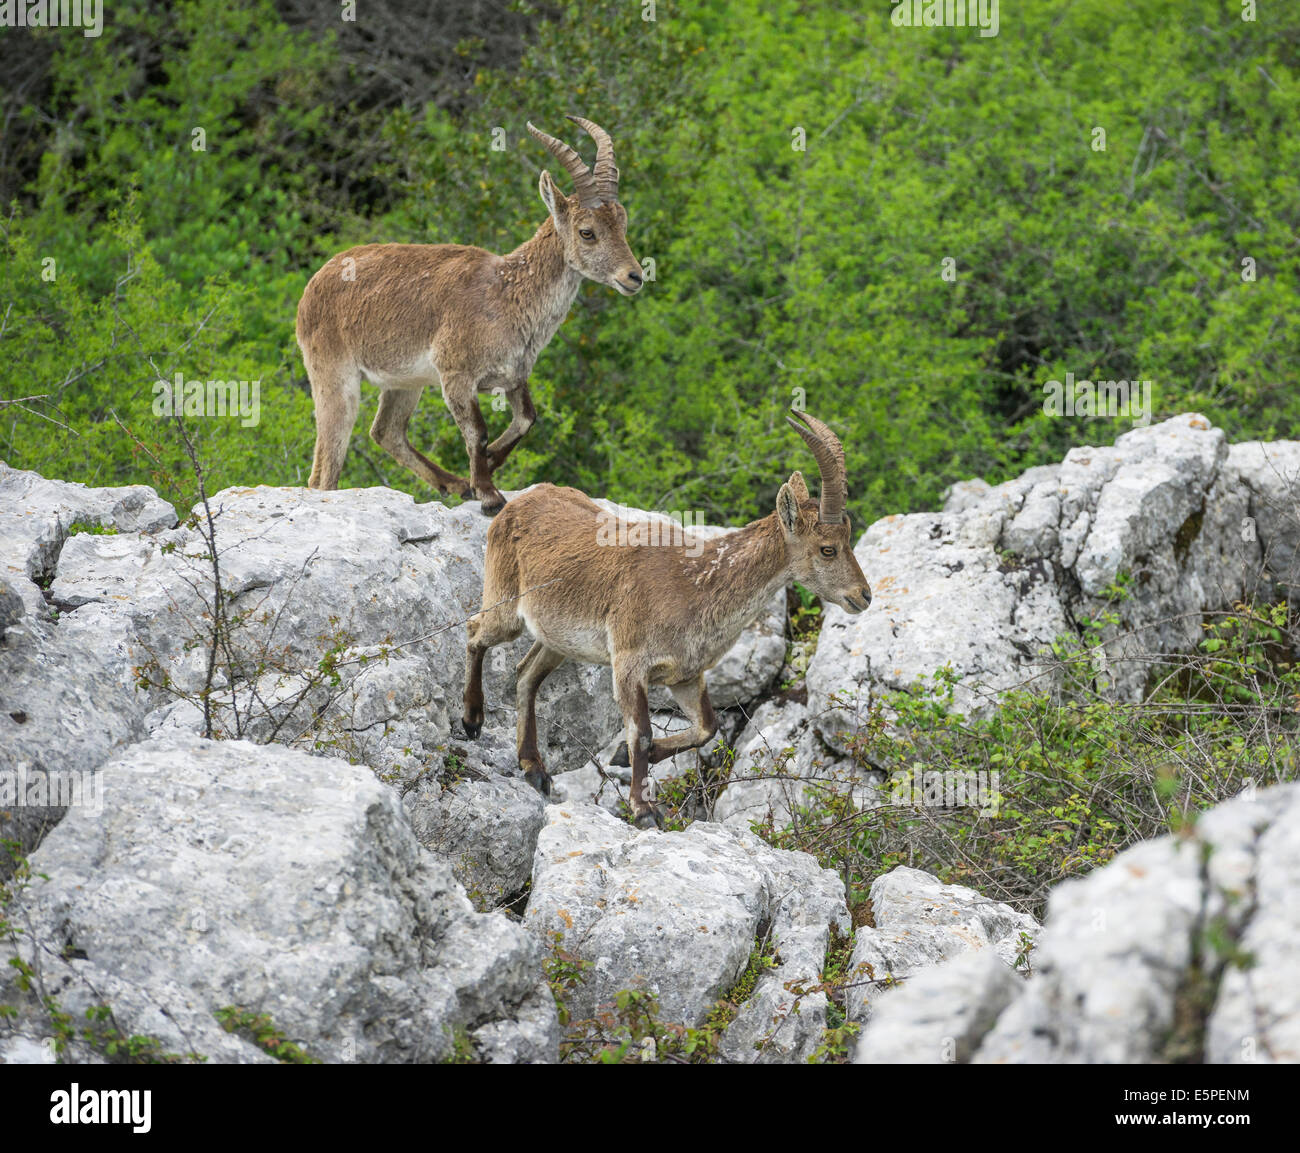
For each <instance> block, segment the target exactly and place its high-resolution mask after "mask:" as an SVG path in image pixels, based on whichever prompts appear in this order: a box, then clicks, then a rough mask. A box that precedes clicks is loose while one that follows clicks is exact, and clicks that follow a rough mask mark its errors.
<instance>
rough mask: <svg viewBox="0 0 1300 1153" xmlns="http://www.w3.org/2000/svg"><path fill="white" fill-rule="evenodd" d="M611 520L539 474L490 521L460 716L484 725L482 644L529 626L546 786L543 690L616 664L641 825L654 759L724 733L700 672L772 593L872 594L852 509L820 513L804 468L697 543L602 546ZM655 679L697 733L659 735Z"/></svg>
mask: <svg viewBox="0 0 1300 1153" xmlns="http://www.w3.org/2000/svg"><path fill="white" fill-rule="evenodd" d="M612 516H613V514H610V513H606V512H605V511H604V510H603V509H601V508H600V506H598V505H597V504H595V503H594V502H593V501H591V500H590V499H588V497H587V496H585V495H584V494H583V493H581V492H579V491H578V490H577V489H573V488H558V487H556V486H554V485H550V484H543V485H538V486H537V487H536V488H533V489H530V490H529V491H528V492H526V493H523V494H522V495H520V496H518V497H516V498H515V499H514V500H512V501H511V502H510V503H509V504H507V505H506V507H505V509H504V510H503V511H502V513H501V514H500V515H499V516H498V517H497V518H496V520H495V521H494V522H493V524H492V527H491V528H490V529H489V530H488V539H487V555H486V558H485V568H484V579H483V609H482V611H480V612H479V613H478V614H477V615H476V616H475V617H473V618H472V619H471V620H470V622H469V627H468V634H469V647H468V662H467V669H466V681H465V713H464V725H465V730H466V733H467V734H468V735H470V736H471V737H473V736H477V735H478V733H479V731H480V729H481V727H482V724H483V684H482V668H483V657H484V654H485V653H486V652H487V650H488V649H490V648H492V647H493V646H495V645H499V644H503V643H505V642H507V641H511V640H514V639H515V638H516V637H517V636H519V634H520V633H521V632H523V631H524V630H525V629H527V630H528V632H529V633H530V634H531V635H532V636H533V638H534V640H535V644H534V645H533V648H532V649H531V650H530V651H529V654H528V656H527V657H525V658H524V660H523V661H522V662H520V666H519V668H520V670H521V675H520V676H519V678H518V683H517V704H518V710H519V718H520V720H519V725H520V728H519V760H520V765H521V767H523V768H524V770H525V773H526V775H527V777H528V779H529V780H530V781H532V783H533V784H534V785H536V786H537V787H538V788H539V789H540V790H541V791H542V792H543V793H548V792H549V783H550V778H549V776H548V775H547V773H546V768H545V766H544V765H543V764H542V761H541V756H540V754H539V753H538V751H537V743H536V736H537V734H536V720H535V715H534V709H535V701H536V695H537V689H538V687H539V686H540V684H541V682H542V680H543V679H545V677H546V676H547V675H548V674H549V673H550V672H552V671H553V670H554V669H556V668H558V667H559V666H560V665H561V664H562V663H563V662H564V661H565V660H566V659H571V660H578V661H584V662H587V663H591V664H605V665H610V666H611V667H612V668H613V673H614V695H615V699H616V700H617V701H618V704H619V707H620V709H621V710H622V713H623V717H624V722H625V728H626V743H627V753H628V756H629V759H630V764H631V766H632V811H633V817H634V819H635V820H636V821H637V822H638V823H639V824H643V825H644V824H646V823H647V822H648V821H649V820H657V819H658V815H657V811H656V810H655V809H654V806H653V805H652V803H651V798H650V796H649V794H648V792H647V781H648V773H647V765H649V764H654V763H656V762H657V761H660V760H663V759H664V758H665V757H668V756H672V755H673V754H674V753H676V752H680V751H681V750H683V749H689V748H696V747H698V746H700V745H702V744H704V743H705V742H707V741H708V740H709V739H710V738H711V737H712V736H713V734H714V732H716V731H717V721H716V719H715V718H714V715H713V709H712V706H711V704H710V702H709V697H708V693H707V692H706V690H705V687H704V673H705V671H706V670H708V669H710V668H712V667H713V665H714V664H716V663H717V662H718V661H719V660H720V659H721V658H722V656H723V655H724V654H725V653H726V651H727V650H728V649H729V648H731V646H732V645H733V644H734V643H735V642H736V639H737V638H738V637H739V636H740V633H741V632H742V631H743V630H744V628H745V627H746V626H747V625H748V624H749V623H750V622H751V621H753V620H754V618H755V617H757V616H758V614H759V613H760V612H761V611H762V610H763V608H764V606H765V605H767V604H768V603H769V602H770V601H771V599H772V596H773V595H774V594H775V592H776V591H777V589H779V588H783V587H784V586H785V585H787V584H788V583H789V582H790V581H791V580H792V579H793V580H798V581H799V582H800V583H801V584H802V585H804V586H805V587H806V588H808V589H810V590H811V591H812V592H814V593H816V594H817V595H819V596H821V597H822V598H823V599H825V600H829V601H832V602H834V603H836V604H839V605H840V606H841V607H843V608H845V609H846V610H847V611H849V612H861V611H863V610H864V609H865V608H866V607H867V605H869V604H870V602H871V590H870V588H869V587H868V585H867V581H866V578H865V577H864V576H863V575H862V569H861V568H860V567H859V566H858V562H857V559H856V558H855V557H854V555H853V549H852V529H851V525H850V522H849V520H848V517H847V516H845V517H844V518H843V520H842V521H841V522H840V523H839V524H825V523H823V522H822V521H821V520H820V518H819V515H818V504H817V502H816V501H814V500H812V499H810V497H809V495H808V489H807V486H806V485H805V484H804V481H803V477H802V476H801V475H800V474H799V473H797V472H796V473H794V474H793V475H792V476H791V477H790V480H789V482H788V483H786V484H784V485H782V487H781V492H780V494H779V495H778V497H777V511H775V512H773V513H772V514H771V515H770V516H767V517H764V518H763V519H762V520H757V521H754V522H753V523H751V524H748V525H746V526H745V527H744V528H742V529H738V530H737V531H736V532H734V533H728V534H725V535H720V536H718V537H715V538H714V539H712V540H708V541H704V542H702V543H701V542H698V541H695V542H692V541H690V540H689V539H688V540H686V541H684V542H683V543H681V544H678V545H662V544H661V545H653V546H652V545H641V546H637V545H616V544H602V543H600V540H601V530H602V526H607V525H608V523H609V521H608V520H607V519H603V518H611V517H612ZM606 539H608V538H606ZM823 548H831V549H833V550H834V556H833V557H826V556H824V555H823V554H822V552H821V550H822V549H823ZM692 553H696V554H697V555H690V554H692ZM650 685H667V686H668V688H669V691H670V692H671V693H672V694H673V697H674V699H675V700H676V701H677V703H678V704H679V705H680V706H681V708H682V710H683V711H684V712H685V713H686V715H687V716H688V717H689V718H690V719H691V721H692V728H691V729H690V730H688V731H687V732H684V733H679V734H676V735H674V736H672V737H668V738H663V739H659V740H653V739H652V734H651V732H650V721H649V712H648V706H647V705H646V703H645V702H646V700H647V697H646V693H647V692H648V688H649V686H650Z"/></svg>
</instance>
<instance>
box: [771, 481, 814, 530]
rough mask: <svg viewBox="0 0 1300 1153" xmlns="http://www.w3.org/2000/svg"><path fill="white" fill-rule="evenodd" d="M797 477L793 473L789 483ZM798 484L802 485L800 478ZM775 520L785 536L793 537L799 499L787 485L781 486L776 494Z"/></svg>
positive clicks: (797, 516)
mask: <svg viewBox="0 0 1300 1153" xmlns="http://www.w3.org/2000/svg"><path fill="white" fill-rule="evenodd" d="M798 476H799V474H798V473H795V474H794V476H793V477H791V478H790V479H791V481H793V480H794V479H795V477H798ZM799 483H800V484H802V483H803V479H802V478H800V481H799ZM807 494H808V490H807V489H805V490H804V495H805V496H807ZM776 519H777V520H779V521H780V522H781V527H782V528H783V529H785V535H786V536H794V534H795V529H796V528H797V526H798V524H799V497H798V496H797V495H796V494H795V491H794V489H793V488H792V487H791V485H789V484H783V485H782V486H781V491H780V492H778V493H777V494H776Z"/></svg>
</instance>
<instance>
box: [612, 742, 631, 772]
mask: <svg viewBox="0 0 1300 1153" xmlns="http://www.w3.org/2000/svg"><path fill="white" fill-rule="evenodd" d="M609 763H610V765H611V766H612V767H616V768H620V769H630V768H631V767H632V762H631V761H630V760H628V757H627V741H624V742H623V743H622V744H620V745H619V746H618V748H617V749H615V750H614V755H613V756H612V757H610V758H609Z"/></svg>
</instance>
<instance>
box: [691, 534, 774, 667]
mask: <svg viewBox="0 0 1300 1153" xmlns="http://www.w3.org/2000/svg"><path fill="white" fill-rule="evenodd" d="M689 563H690V564H691V566H692V570H693V571H692V579H693V581H694V583H695V586H696V587H697V588H698V589H699V590H700V591H701V592H704V593H708V596H707V598H706V603H707V604H708V606H709V608H708V610H707V616H708V620H707V621H702V622H701V624H702V625H703V626H704V627H708V628H711V629H713V630H716V631H717V632H718V633H719V634H720V638H719V639H720V640H725V645H724V646H723V647H724V651H725V649H726V648H730V647H731V645H732V644H733V643H734V642H735V639H736V637H738V636H739V635H740V634H741V632H742V631H743V630H744V629H745V627H746V626H747V625H748V624H749V623H750V622H751V621H753V619H754V618H755V617H756V616H758V614H759V613H761V612H762V611H763V609H764V608H765V607H766V606H767V604H768V602H769V601H770V600H771V599H772V597H773V596H774V595H775V594H776V591H777V589H780V588H784V587H785V586H786V584H787V583H789V579H790V563H789V559H788V557H787V554H786V546H785V534H784V533H782V531H781V526H780V525H779V524H778V522H777V519H776V514H775V513H773V514H772V515H771V516H767V517H764V518H763V519H762V520H756V521H754V522H752V523H751V524H747V525H746V526H745V527H744V528H740V529H737V530H736V531H735V532H729V533H722V534H719V535H718V536H716V537H714V538H712V539H711V540H708V541H705V542H704V543H703V547H702V550H701V552H700V555H699V556H697V557H693V558H691V559H690V561H689Z"/></svg>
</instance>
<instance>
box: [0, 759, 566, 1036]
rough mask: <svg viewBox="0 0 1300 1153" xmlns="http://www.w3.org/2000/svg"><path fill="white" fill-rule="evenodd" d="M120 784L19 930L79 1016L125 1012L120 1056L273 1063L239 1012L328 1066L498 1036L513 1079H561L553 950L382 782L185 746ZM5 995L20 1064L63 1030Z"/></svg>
mask: <svg viewBox="0 0 1300 1153" xmlns="http://www.w3.org/2000/svg"><path fill="white" fill-rule="evenodd" d="M104 776H105V778H106V779H107V781H108V788H107V791H106V798H101V800H102V801H103V803H102V804H100V805H98V806H90V805H83V806H78V807H73V808H71V809H70V810H69V812H68V814H67V816H65V817H64V819H63V821H62V822H61V823H60V824H59V826H58V827H57V828H56V829H54V830H53V831H52V832H51V833H50V835H49V836H48V837H46V839H45V841H44V842H43V844H42V845H41V846H40V848H39V849H37V850H36V852H35V853H33V854H32V858H31V866H32V872H33V874H34V875H33V878H32V879H31V881H30V882H29V883H28V884H27V885H26V887H25V888H24V889H23V891H22V892H21V893H20V894H19V896H18V899H17V900H16V902H15V903H14V905H13V906H12V907H11V908H10V909H9V910H7V915H8V916H9V917H10V919H11V920H12V921H13V922H14V923H15V924H17V925H19V926H21V928H22V929H23V932H22V934H21V936H20V937H19V938H18V941H17V952H18V954H19V955H20V956H21V957H22V959H23V960H24V961H25V962H26V963H27V964H28V965H30V966H31V967H32V969H33V970H34V971H35V972H36V973H37V974H38V980H37V983H36V984H37V989H38V990H39V992H40V995H41V996H48V997H51V998H53V1001H54V1003H57V1005H58V1007H59V1008H60V1009H61V1010H62V1011H64V1012H69V1013H72V1014H73V1015H74V1017H75V1018H77V1019H79V1020H84V1019H85V1014H86V1010H88V1009H91V1008H93V1007H94V1006H96V1005H99V1004H108V1005H110V1006H111V1007H112V1011H113V1014H114V1026H115V1028H117V1029H118V1030H120V1031H121V1032H122V1033H123V1034H124V1035H135V1034H139V1035H147V1036H150V1037H152V1038H154V1039H156V1041H157V1042H158V1043H159V1044H160V1045H161V1046H162V1047H163V1048H164V1049H166V1050H167V1051H170V1052H173V1053H177V1054H181V1055H186V1054H191V1053H199V1054H202V1055H204V1056H206V1057H208V1058H209V1059H212V1060H223V1061H240V1062H243V1061H250V1060H252V1061H255V1060H263V1059H266V1058H265V1055H264V1054H262V1053H261V1051H260V1050H259V1049H257V1048H256V1047H255V1046H254V1045H253V1044H252V1043H251V1042H250V1041H248V1040H246V1039H241V1038H240V1037H239V1036H238V1035H232V1034H229V1033H226V1032H225V1030H224V1029H223V1028H222V1027H221V1025H220V1024H219V1023H218V1017H217V1014H218V1012H219V1011H220V1010H223V1009H227V1008H230V1007H235V1008H238V1009H239V1010H241V1011H247V1012H252V1013H258V1014H268V1015H269V1016H270V1018H271V1020H272V1022H273V1023H274V1024H275V1026H276V1027H277V1028H278V1029H280V1030H281V1031H282V1032H283V1033H284V1034H285V1036H286V1037H288V1038H289V1039H291V1040H292V1041H294V1042H295V1043H297V1044H299V1045H301V1046H302V1047H304V1048H305V1049H306V1051H307V1052H308V1054H310V1055H312V1056H314V1057H316V1058H318V1059H321V1060H326V1061H361V1062H377V1061H430V1060H439V1059H440V1058H443V1057H446V1056H448V1055H449V1054H450V1053H451V1052H452V1051H453V1049H454V1047H455V1046H456V1044H457V1041H458V1039H466V1040H467V1042H468V1043H469V1044H470V1045H472V1044H473V1042H474V1039H475V1037H476V1036H477V1034H478V1033H479V1031H481V1030H487V1033H486V1036H485V1040H484V1044H485V1046H486V1047H487V1049H488V1051H489V1052H490V1053H491V1054H492V1055H495V1056H496V1057H497V1059H503V1058H508V1059H511V1060H553V1059H554V1058H555V1056H556V1044H557V1041H558V1027H557V1024H556V1018H555V1006H554V1003H553V1001H552V1000H551V998H550V995H549V991H548V990H546V989H545V987H544V986H541V985H540V978H539V964H538V954H539V949H538V946H537V943H536V942H535V941H534V939H533V938H532V937H531V936H530V935H529V934H528V933H526V932H525V931H524V930H523V929H522V928H521V927H520V926H519V925H517V924H514V923H513V922H511V921H510V920H509V919H507V918H506V917H505V916H504V915H503V914H500V913H492V914H479V913H475V912H474V911H473V910H472V908H471V906H470V903H469V901H468V899H467V898H466V896H465V893H464V890H463V889H462V888H461V887H460V885H459V884H458V883H457V881H456V880H455V879H454V877H453V876H452V874H451V870H450V869H449V868H448V867H447V865H446V864H445V863H444V862H442V861H440V860H438V859H437V858H436V857H435V856H434V855H433V854H431V853H430V852H429V851H428V850H426V849H424V848H423V847H421V845H420V844H419V842H418V841H417V840H416V838H415V836H414V835H413V833H412V831H411V827H410V825H409V823H408V822H407V820H406V818H405V816H404V814H403V812H402V808H401V805H400V803H399V801H398V797H397V794H396V793H395V792H394V791H393V790H392V789H389V788H387V787H385V786H384V785H382V784H381V783H380V782H378V781H377V780H376V779H375V776H374V774H373V773H372V772H370V771H369V770H368V769H365V768H358V767H354V766H351V765H348V764H346V763H344V762H343V761H341V760H337V759H329V758H321V757H312V756H308V755H306V754H304V753H300V752H295V751H293V750H289V749H285V748H282V747H278V746H274V745H272V746H265V745H261V746H259V745H251V744H249V743H247V742H244V741H205V740H203V739H201V738H197V737H190V736H182V737H175V738H170V739H167V740H158V741H148V742H144V743H141V744H137V745H135V746H133V747H132V748H131V749H129V750H128V751H127V752H125V753H123V754H122V755H120V756H118V757H116V758H114V759H113V760H111V761H110V762H109V763H108V764H107V765H106V766H105V767H104ZM5 948H6V950H9V949H10V948H12V946H10V945H6V946H5ZM0 973H4V974H7V976H6V977H0V981H3V982H5V985H4V986H3V987H0V1001H4V1002H9V1003H16V1004H18V1005H19V1006H20V1008H21V1014H22V1015H21V1018H20V1020H19V1021H18V1022H17V1023H13V1022H10V1024H9V1035H10V1038H11V1040H9V1041H6V1040H4V1037H3V1034H0V1056H3V1055H4V1054H5V1053H6V1052H8V1053H9V1054H10V1055H12V1054H13V1049H12V1048H10V1046H11V1045H12V1044H14V1043H16V1042H15V1041H13V1038H15V1037H17V1038H23V1039H24V1041H25V1043H26V1044H31V1043H38V1044H39V1043H40V1042H41V1041H42V1039H43V1038H44V1037H46V1036H48V1035H49V1034H50V1032H51V1030H50V1027H49V1020H48V1017H47V1016H45V1015H44V1010H43V1007H42V1005H41V1004H40V1002H39V1000H38V998H37V997H36V996H35V995H24V994H22V993H21V992H20V991H18V990H17V989H16V988H15V987H14V984H15V977H16V972H15V970H14V969H13V968H11V967H9V966H4V967H2V968H0ZM463 1043H465V1041H464V1040H462V1044H463ZM77 1045H78V1046H80V1043H79V1042H78V1043H77ZM96 1052H97V1050H95V1049H94V1048H87V1049H86V1051H84V1052H83V1051H80V1048H78V1051H75V1052H73V1053H72V1054H70V1056H71V1057H72V1058H73V1059H79V1060H94V1059H96Z"/></svg>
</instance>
